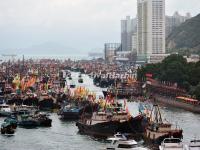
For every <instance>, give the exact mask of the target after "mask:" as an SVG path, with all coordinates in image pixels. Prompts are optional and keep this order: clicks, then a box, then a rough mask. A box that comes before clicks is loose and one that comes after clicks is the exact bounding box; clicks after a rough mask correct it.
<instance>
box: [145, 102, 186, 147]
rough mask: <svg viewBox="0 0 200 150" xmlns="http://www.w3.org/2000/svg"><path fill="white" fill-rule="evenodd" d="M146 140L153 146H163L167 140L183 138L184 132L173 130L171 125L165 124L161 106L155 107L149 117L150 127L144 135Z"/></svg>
mask: <svg viewBox="0 0 200 150" xmlns="http://www.w3.org/2000/svg"><path fill="white" fill-rule="evenodd" d="M144 137H145V139H146V140H147V141H148V142H152V143H153V144H159V145H160V144H161V142H162V141H163V140H164V139H165V138H171V137H173V138H179V139H182V138H183V130H182V129H178V128H173V127H172V124H171V123H164V122H163V120H162V116H161V113H160V109H159V106H158V105H157V104H154V105H153V108H152V111H151V115H150V117H149V125H148V126H147V128H146V132H145V134H144Z"/></svg>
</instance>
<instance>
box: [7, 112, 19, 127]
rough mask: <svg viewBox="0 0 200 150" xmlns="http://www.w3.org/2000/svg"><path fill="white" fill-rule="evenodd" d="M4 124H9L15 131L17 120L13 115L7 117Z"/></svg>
mask: <svg viewBox="0 0 200 150" xmlns="http://www.w3.org/2000/svg"><path fill="white" fill-rule="evenodd" d="M4 122H6V123H8V124H10V125H11V126H12V128H13V129H16V128H17V123H18V121H17V118H16V117H15V116H13V115H11V116H10V117H7V118H6V119H5V120H4Z"/></svg>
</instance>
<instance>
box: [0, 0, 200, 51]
mask: <svg viewBox="0 0 200 150" xmlns="http://www.w3.org/2000/svg"><path fill="white" fill-rule="evenodd" d="M136 3H137V1H136V0H0V52H1V53H2V51H3V50H4V49H7V48H10V49H13V48H26V47H30V46H32V45H39V44H42V43H45V42H53V43H58V44H60V45H63V46H65V47H68V48H73V49H78V50H80V51H82V52H88V51H92V50H97V49H101V48H103V44H104V43H105V42H119V41H120V19H122V18H124V17H125V16H126V15H131V16H133V17H135V16H136V9H137V6H136ZM176 10H178V11H179V12H180V13H181V14H185V13H186V12H191V14H192V15H193V16H194V15H196V14H198V13H200V2H199V0H184V1H183V0H166V14H167V15H172V14H173V13H174V11H176Z"/></svg>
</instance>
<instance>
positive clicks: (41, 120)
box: [32, 113, 52, 127]
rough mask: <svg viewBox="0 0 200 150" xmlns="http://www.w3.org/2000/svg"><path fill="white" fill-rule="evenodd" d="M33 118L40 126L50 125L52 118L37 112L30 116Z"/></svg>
mask: <svg viewBox="0 0 200 150" xmlns="http://www.w3.org/2000/svg"><path fill="white" fill-rule="evenodd" d="M32 118H33V120H35V121H36V122H38V126H40V127H51V123H52V119H50V118H49V117H48V115H47V114H46V113H38V114H35V115H33V116H32Z"/></svg>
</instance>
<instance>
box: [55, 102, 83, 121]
mask: <svg viewBox="0 0 200 150" xmlns="http://www.w3.org/2000/svg"><path fill="white" fill-rule="evenodd" d="M80 110H81V109H80V108H79V107H78V106H75V105H72V104H68V105H64V106H62V108H61V109H60V111H59V112H58V115H60V116H61V119H64V120H73V119H79V117H80Z"/></svg>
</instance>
